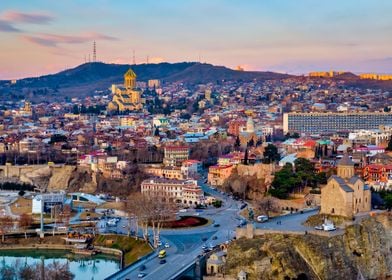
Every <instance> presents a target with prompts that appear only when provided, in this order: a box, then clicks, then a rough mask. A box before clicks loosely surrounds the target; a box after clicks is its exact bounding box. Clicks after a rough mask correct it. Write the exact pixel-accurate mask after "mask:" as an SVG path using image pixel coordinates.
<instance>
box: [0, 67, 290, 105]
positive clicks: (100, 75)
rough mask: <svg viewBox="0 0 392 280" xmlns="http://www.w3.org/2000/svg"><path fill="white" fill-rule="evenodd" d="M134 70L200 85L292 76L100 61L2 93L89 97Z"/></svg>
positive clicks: (3, 86) (1, 87) (4, 87)
mask: <svg viewBox="0 0 392 280" xmlns="http://www.w3.org/2000/svg"><path fill="white" fill-rule="evenodd" d="M130 67H132V69H133V70H134V71H135V73H136V74H137V76H138V81H147V80H149V79H160V80H162V81H163V82H182V83H188V84H197V83H206V82H216V81H219V80H233V81H250V80H253V79H258V80H268V79H281V78H285V77H289V76H288V75H284V74H278V73H273V72H246V71H235V70H231V69H228V68H226V67H222V66H214V65H211V64H201V63H195V62H182V63H159V64H139V65H133V66H130V65H120V64H106V63H101V62H96V63H85V64H82V65H79V66H77V67H75V68H73V69H69V70H65V71H61V72H59V73H56V74H51V75H45V76H41V77H36V78H26V79H21V80H18V81H17V83H16V84H15V85H10V84H9V83H8V82H7V81H0V91H1V92H3V93H6V94H12V93H14V94H21V92H24V93H26V92H32V91H35V92H37V91H38V90H39V89H46V90H47V91H48V92H49V94H48V93H45V94H41V95H42V96H41V98H42V99H43V98H47V97H48V96H50V98H51V99H55V98H60V97H63V98H64V97H73V96H86V95H88V94H92V93H93V92H94V91H95V90H105V89H107V88H109V87H110V86H111V84H113V83H122V80H123V75H124V73H125V72H126V71H127V70H128V68H130ZM37 95H39V94H36V93H35V94H34V99H37V98H38V99H39V97H37Z"/></svg>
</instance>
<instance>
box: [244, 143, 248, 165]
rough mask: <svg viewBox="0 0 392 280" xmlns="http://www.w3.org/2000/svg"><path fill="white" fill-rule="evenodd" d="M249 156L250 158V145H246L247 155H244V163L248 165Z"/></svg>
mask: <svg viewBox="0 0 392 280" xmlns="http://www.w3.org/2000/svg"><path fill="white" fill-rule="evenodd" d="M248 158H249V151H248V147H246V149H245V157H244V164H245V165H248Z"/></svg>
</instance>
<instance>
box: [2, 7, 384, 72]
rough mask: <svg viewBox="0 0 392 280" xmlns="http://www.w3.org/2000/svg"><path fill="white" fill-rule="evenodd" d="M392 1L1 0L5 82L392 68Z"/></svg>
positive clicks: (371, 70)
mask: <svg viewBox="0 0 392 280" xmlns="http://www.w3.org/2000/svg"><path fill="white" fill-rule="evenodd" d="M391 11H392V2H391V1H387V0H377V1H370V0H359V1H358V0H347V1H340V0H332V1H311V0H301V1H291V0H281V1H246V2H244V1H232V0H227V1H223V0H216V1H207V0H200V1H196V0H189V1H180V0H167V1H152V0H147V1H106V0H99V1H96V0H87V1H78V0H75V1H50V0H37V1H22V0H13V1H2V3H1V7H0V36H1V41H2V44H1V45H0V61H1V65H0V79H11V78H22V77H29V76H38V75H43V74H48V73H54V72H58V71H60V70H64V69H65V68H71V67H74V66H77V65H79V64H81V63H83V62H84V61H85V59H86V60H88V57H89V55H90V57H91V55H92V44H93V41H94V40H95V41H96V42H97V59H98V60H99V61H103V62H106V63H120V64H131V63H132V62H133V59H132V56H133V54H132V52H133V50H134V51H135V57H136V63H138V64H139V63H146V62H147V57H149V59H148V61H149V62H150V63H158V62H163V61H167V62H181V61H199V60H200V61H201V62H207V63H211V64H215V65H224V66H227V67H231V68H234V67H236V66H238V65H240V66H242V67H243V68H244V69H245V70H257V71H266V70H271V71H277V72H283V73H293V74H302V73H306V72H308V71H319V70H330V69H336V70H344V71H352V72H355V73H360V72H376V73H388V72H390V69H391V68H392V67H391V66H392V53H391V45H392V36H391V35H392V34H391V30H392V17H391V16H390V15H391Z"/></svg>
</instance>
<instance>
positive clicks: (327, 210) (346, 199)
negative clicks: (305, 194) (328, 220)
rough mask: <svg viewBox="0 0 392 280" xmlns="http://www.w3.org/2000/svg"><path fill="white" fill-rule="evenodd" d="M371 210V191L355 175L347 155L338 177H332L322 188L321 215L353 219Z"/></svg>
mask: <svg viewBox="0 0 392 280" xmlns="http://www.w3.org/2000/svg"><path fill="white" fill-rule="evenodd" d="M370 209H371V194H370V189H369V187H368V186H367V185H365V183H364V182H363V181H362V179H360V178H359V177H357V176H356V175H355V174H354V163H353V161H352V160H351V159H350V158H349V157H348V155H347V154H346V155H344V157H343V158H342V159H341V160H340V161H339V162H338V165H337V175H332V176H331V177H330V178H329V179H328V183H327V185H326V186H324V187H323V188H321V211H320V213H321V214H331V215H339V216H344V217H353V216H354V215H355V214H357V213H360V212H366V211H370Z"/></svg>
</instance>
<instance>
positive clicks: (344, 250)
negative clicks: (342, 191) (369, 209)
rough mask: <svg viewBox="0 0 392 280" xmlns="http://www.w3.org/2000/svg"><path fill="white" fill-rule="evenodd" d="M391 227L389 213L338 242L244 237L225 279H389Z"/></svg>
mask: <svg viewBox="0 0 392 280" xmlns="http://www.w3.org/2000/svg"><path fill="white" fill-rule="evenodd" d="M391 228H392V216H390V215H388V214H384V215H379V216H377V217H374V218H368V219H364V220H363V221H362V222H361V223H359V224H355V225H352V226H350V227H348V228H347V229H346V231H345V233H344V234H343V235H336V236H333V237H321V236H315V235H311V234H308V235H302V236H297V235H282V234H274V235H272V234H271V235H264V236H261V237H257V238H254V239H243V238H241V239H239V240H237V241H235V242H234V243H232V244H230V246H229V249H228V255H227V258H228V261H227V265H226V275H228V276H231V277H232V278H233V279H234V277H235V276H236V275H237V274H238V272H239V271H240V270H244V271H246V272H247V273H248V279H249V280H256V279H265V280H269V279H271V280H272V279H293V280H294V279H303V280H305V279H308V280H313V279H314V280H317V279H319V280H320V279H323V280H329V279H331V280H332V279H390V277H392V254H391V250H392V231H391ZM358 276H363V278H360V277H358ZM357 277H358V278H357ZM228 279H231V278H230V277H228Z"/></svg>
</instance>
